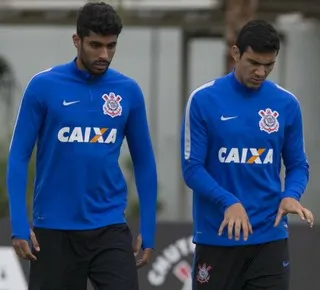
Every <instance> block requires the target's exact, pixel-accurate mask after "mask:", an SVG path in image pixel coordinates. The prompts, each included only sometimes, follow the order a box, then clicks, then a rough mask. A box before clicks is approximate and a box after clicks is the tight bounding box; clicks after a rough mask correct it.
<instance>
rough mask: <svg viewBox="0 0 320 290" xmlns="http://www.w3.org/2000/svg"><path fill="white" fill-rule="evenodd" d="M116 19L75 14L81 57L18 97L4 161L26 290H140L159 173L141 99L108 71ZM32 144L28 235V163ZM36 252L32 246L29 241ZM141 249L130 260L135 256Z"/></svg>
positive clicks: (106, 8) (104, 13)
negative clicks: (126, 164)
mask: <svg viewBox="0 0 320 290" xmlns="http://www.w3.org/2000/svg"><path fill="white" fill-rule="evenodd" d="M121 30H122V23H121V20H120V18H119V16H118V15H117V13H116V12H115V10H114V9H113V8H112V7H111V6H110V5H107V4H105V3H88V4H86V5H84V6H83V7H82V8H81V9H80V11H79V15H78V19H77V32H76V34H75V35H74V36H73V43H74V46H75V47H76V49H77V57H76V58H75V59H74V60H73V61H71V62H69V63H66V64H62V65H58V66H55V67H53V68H51V69H49V70H46V71H43V72H40V73H38V74H37V75H35V76H34V77H33V78H32V79H31V81H30V82H29V84H28V86H27V88H26V91H25V93H24V95H23V98H22V101H21V105H20V109H19V112H18V116H17V121H16V124H15V128H14V132H13V137H12V142H11V145H10V152H9V160H8V173H7V184H8V195H9V203H10V214H11V224H12V242H13V246H14V248H15V250H16V253H17V254H18V255H19V256H20V257H21V258H24V259H28V260H30V261H31V264H30V265H31V266H30V279H29V290H43V289H45V290H62V289H64V290H85V289H87V278H89V279H90V280H91V282H92V284H93V285H94V287H95V289H99V290H138V277H137V268H139V267H141V266H143V265H145V264H146V263H147V262H148V261H149V260H150V258H151V254H152V251H153V248H154V238H155V223H156V200H157V173H156V165H155V160H154V153H153V149H152V144H151V140H150V135H149V129H148V123H147V116H146V108H145V102H144V96H143V93H142V91H141V89H140V87H139V85H138V84H137V82H136V81H135V80H133V79H131V78H129V77H127V76H125V75H123V74H121V73H120V72H118V71H116V70H114V69H111V68H109V65H110V63H111V61H112V58H113V56H114V54H115V51H116V46H117V41H118V36H119V35H120V33H121ZM124 138H126V139H127V142H128V147H129V150H130V153H131V157H132V161H133V166H134V172H135V180H136V185H137V191H138V195H139V201H140V232H141V235H140V236H139V237H138V239H137V244H136V247H135V249H133V246H132V235H131V232H130V229H129V228H128V225H127V224H126V218H125V214H124V212H125V209H126V206H127V187H126V183H125V180H124V177H123V175H122V172H121V169H120V167H119V164H118V158H119V155H120V148H121V146H122V143H123V140H124ZM36 141H37V165H36V169H37V175H36V180H35V189H34V203H33V230H32V231H31V232H30V227H29V224H28V218H27V212H26V200H25V199H26V183H27V170H28V163H29V159H30V156H31V153H32V151H33V148H34V146H35V143H36ZM30 239H31V242H32V250H31V251H30V248H29V244H28V243H29V240H30ZM140 247H142V249H143V253H142V257H141V259H140V260H138V261H137V262H136V260H135V255H136V254H137V253H138V252H139V250H140Z"/></svg>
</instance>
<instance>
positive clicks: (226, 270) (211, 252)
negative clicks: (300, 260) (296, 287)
mask: <svg viewBox="0 0 320 290" xmlns="http://www.w3.org/2000/svg"><path fill="white" fill-rule="evenodd" d="M289 275H290V265H289V249H288V241H287V239H285V240H279V241H274V242H269V243H265V244H260V245H250V246H239V247H219V246H206V245H196V249H195V256H194V266H193V273H192V289H193V290H261V289H264V290H288V289H289Z"/></svg>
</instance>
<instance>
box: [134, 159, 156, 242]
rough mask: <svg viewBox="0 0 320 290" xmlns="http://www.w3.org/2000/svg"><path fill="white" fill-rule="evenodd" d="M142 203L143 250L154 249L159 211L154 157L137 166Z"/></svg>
mask: <svg viewBox="0 0 320 290" xmlns="http://www.w3.org/2000/svg"><path fill="white" fill-rule="evenodd" d="M135 179H136V185H137V190H138V195H139V203H140V231H141V235H142V241H143V245H142V246H143V248H154V239H155V231H156V211H157V173H156V165H155V162H154V159H153V157H152V156H149V157H147V158H145V162H141V163H140V164H137V165H136V166H135Z"/></svg>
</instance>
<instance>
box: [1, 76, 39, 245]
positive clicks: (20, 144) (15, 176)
mask: <svg viewBox="0 0 320 290" xmlns="http://www.w3.org/2000/svg"><path fill="white" fill-rule="evenodd" d="M33 86H34V84H33V82H32V81H31V82H30V84H29V85H28V87H27V88H26V91H25V93H24V95H23V97H22V100H21V103H20V107H19V110H18V114H17V118H16V123H15V126H14V130H13V135H12V139H11V144H10V148H9V156H8V164H7V192H8V199H9V209H10V218H11V227H12V237H15V238H19V239H24V240H29V237H30V226H29V222H28V216H27V203H26V187H27V176H28V174H27V173H28V165H29V160H30V157H31V155H32V152H33V148H34V146H35V142H36V140H37V136H38V131H39V128H40V127H41V125H42V122H43V118H44V111H43V109H42V106H41V104H40V102H39V100H38V99H37V96H36V95H35V94H34V93H33V92H32V87H33Z"/></svg>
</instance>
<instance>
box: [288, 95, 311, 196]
mask: <svg viewBox="0 0 320 290" xmlns="http://www.w3.org/2000/svg"><path fill="white" fill-rule="evenodd" d="M288 112H289V117H291V120H290V121H289V124H288V125H287V126H286V129H285V139H284V145H283V149H282V157H283V162H284V166H285V168H286V175H285V190H284V192H283V198H285V197H292V198H294V199H296V200H298V201H299V200H300V198H301V196H302V194H303V193H304V191H305V189H306V187H307V183H308V181H309V164H308V161H307V157H306V153H305V149H304V138H303V125H302V114H301V109H300V106H299V103H298V101H296V102H295V108H293V109H292V110H288Z"/></svg>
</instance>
